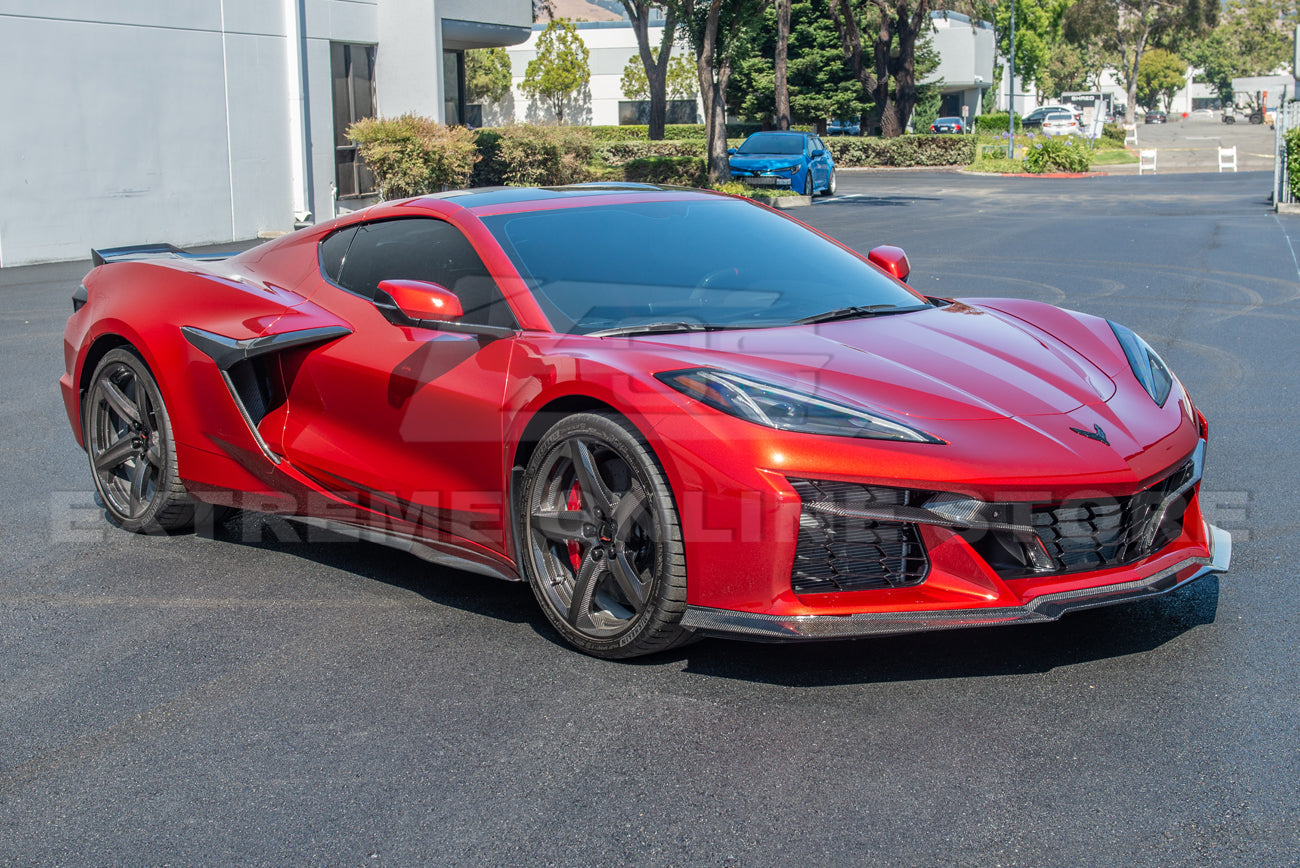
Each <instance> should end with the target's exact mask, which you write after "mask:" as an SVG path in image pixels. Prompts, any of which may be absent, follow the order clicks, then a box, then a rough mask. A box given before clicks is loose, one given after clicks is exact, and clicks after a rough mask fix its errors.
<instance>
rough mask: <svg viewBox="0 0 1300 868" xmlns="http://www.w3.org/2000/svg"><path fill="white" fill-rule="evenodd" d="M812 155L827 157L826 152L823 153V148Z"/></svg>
mask: <svg viewBox="0 0 1300 868" xmlns="http://www.w3.org/2000/svg"><path fill="white" fill-rule="evenodd" d="M812 155H813V156H814V157H824V156H826V152H825V151H823V150H822V149H821V148H818V149H817V150H815V151H813V152H812Z"/></svg>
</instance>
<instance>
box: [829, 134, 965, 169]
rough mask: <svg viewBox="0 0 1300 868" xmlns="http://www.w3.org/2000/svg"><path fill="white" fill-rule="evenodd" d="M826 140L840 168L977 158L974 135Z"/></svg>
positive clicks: (952, 163)
mask: <svg viewBox="0 0 1300 868" xmlns="http://www.w3.org/2000/svg"><path fill="white" fill-rule="evenodd" d="M825 141H826V147H827V148H829V149H830V152H831V157H833V158H834V160H835V165H836V166H838V167H840V168H851V167H867V168H874V167H889V168H894V167H897V168H903V167H908V166H968V165H970V164H971V163H973V162H975V137H974V136H899V137H898V138H895V139H875V138H867V137H861V138H859V137H858V136H836V137H835V138H832V139H828V140H825Z"/></svg>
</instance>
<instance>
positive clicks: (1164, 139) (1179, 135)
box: [1101, 113, 1276, 189]
mask: <svg viewBox="0 0 1300 868" xmlns="http://www.w3.org/2000/svg"><path fill="white" fill-rule="evenodd" d="M1220 117H1221V116H1220V115H1219V114H1218V113H1214V114H1192V115H1190V116H1189V117H1186V118H1183V117H1180V116H1178V115H1173V116H1172V117H1171V119H1170V121H1169V123H1165V124H1147V123H1142V122H1141V121H1139V122H1138V124H1137V141H1138V143H1137V145H1136V146H1133V145H1130V146H1129V147H1131V148H1134V147H1135V149H1137V148H1142V149H1144V148H1154V149H1155V150H1156V174H1158V175H1159V174H1166V175H1167V174H1171V173H1176V172H1178V173H1181V172H1215V173H1217V172H1218V171H1219V148H1233V147H1235V148H1236V149H1237V170H1238V171H1239V172H1270V173H1271V172H1272V171H1273V150H1274V148H1275V146H1276V133H1275V132H1274V131H1273V128H1272V127H1270V126H1268V125H1267V124H1250V123H1247V122H1246V121H1245V120H1244V119H1243V120H1241V121H1239V122H1238V123H1234V124H1225V123H1223V121H1222V120H1221V119H1220ZM1101 171H1104V172H1107V173H1109V174H1112V175H1117V174H1119V175H1122V174H1137V171H1138V164H1137V163H1132V164H1127V165H1123V166H1105V167H1101ZM1266 189H1267V185H1266Z"/></svg>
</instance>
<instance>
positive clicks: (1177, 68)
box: [1137, 48, 1187, 109]
mask: <svg viewBox="0 0 1300 868" xmlns="http://www.w3.org/2000/svg"><path fill="white" fill-rule="evenodd" d="M1186 83H1187V64H1186V63H1185V62H1184V61H1183V59H1182V58H1180V57H1179V56H1178V55H1176V54H1174V53H1173V52H1170V51H1166V50H1165V49H1163V48H1152V49H1150V50H1149V51H1146V52H1144V53H1143V54H1142V62H1141V63H1140V64H1138V74H1137V98H1138V103H1139V104H1141V105H1144V106H1146V107H1147V108H1166V109H1167V108H1169V101H1170V100H1171V99H1173V98H1174V94H1175V93H1177V92H1178V91H1179V90H1180V89H1182V87H1183V85H1185V84H1186Z"/></svg>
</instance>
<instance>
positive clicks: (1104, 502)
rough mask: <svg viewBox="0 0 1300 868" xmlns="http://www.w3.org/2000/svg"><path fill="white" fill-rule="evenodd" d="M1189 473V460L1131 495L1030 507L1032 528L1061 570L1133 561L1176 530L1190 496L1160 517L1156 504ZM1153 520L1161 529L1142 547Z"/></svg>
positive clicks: (1159, 546) (1164, 542)
mask: <svg viewBox="0 0 1300 868" xmlns="http://www.w3.org/2000/svg"><path fill="white" fill-rule="evenodd" d="M1193 473H1194V467H1193V464H1192V462H1191V461H1188V462H1187V463H1186V464H1184V465H1182V466H1181V467H1179V468H1178V469H1177V470H1175V471H1174V472H1173V473H1171V474H1170V475H1169V476H1167V477H1165V479H1164V480H1162V481H1161V482H1158V483H1156V484H1155V485H1153V486H1151V487H1150V488H1148V489H1146V490H1144V491H1140V492H1138V493H1137V494H1135V495H1132V496H1131V497H1121V498H1113V499H1105V498H1103V499H1098V500H1073V501H1066V502H1064V503H1057V504H1050V505H1045V506H1035V507H1034V509H1033V514H1032V524H1033V528H1034V530H1035V532H1037V534H1038V537H1039V539H1041V540H1042V541H1043V546H1044V547H1045V548H1046V549H1047V553H1048V555H1049V556H1050V557H1051V558H1052V561H1053V562H1054V563H1055V564H1056V566H1057V569H1058V570H1059V571H1060V572H1065V573H1072V572H1080V571H1083V570H1098V569H1106V568H1108V567H1119V566H1125V565H1127V564H1131V563H1135V562H1137V561H1140V560H1142V559H1143V558H1146V557H1149V556H1150V555H1152V554H1154V553H1155V552H1157V551H1159V550H1160V549H1162V548H1164V547H1165V546H1166V545H1168V544H1169V542H1170V541H1171V540H1173V539H1174V538H1175V537H1177V536H1178V534H1179V533H1180V532H1181V530H1182V523H1183V513H1184V511H1185V510H1186V509H1187V504H1188V500H1189V497H1190V495H1191V492H1190V491H1189V492H1187V493H1186V494H1184V495H1183V496H1182V497H1180V498H1178V499H1177V500H1175V501H1174V502H1173V503H1172V504H1170V506H1169V509H1168V510H1167V511H1165V513H1164V515H1163V518H1162V516H1161V515H1160V512H1159V511H1160V505H1161V504H1162V503H1163V502H1164V500H1165V498H1166V497H1167V496H1168V495H1169V494H1170V493H1171V492H1173V491H1176V490H1177V489H1178V488H1180V487H1181V486H1182V485H1184V484H1185V483H1186V482H1187V481H1188V480H1189V479H1190V478H1191V476H1192V474H1193ZM1154 521H1160V526H1159V527H1158V528H1156V529H1155V535H1154V538H1153V539H1152V540H1151V542H1150V543H1147V542H1146V539H1147V537H1148V536H1149V535H1150V533H1149V532H1150V530H1151V523H1152V522H1154Z"/></svg>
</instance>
